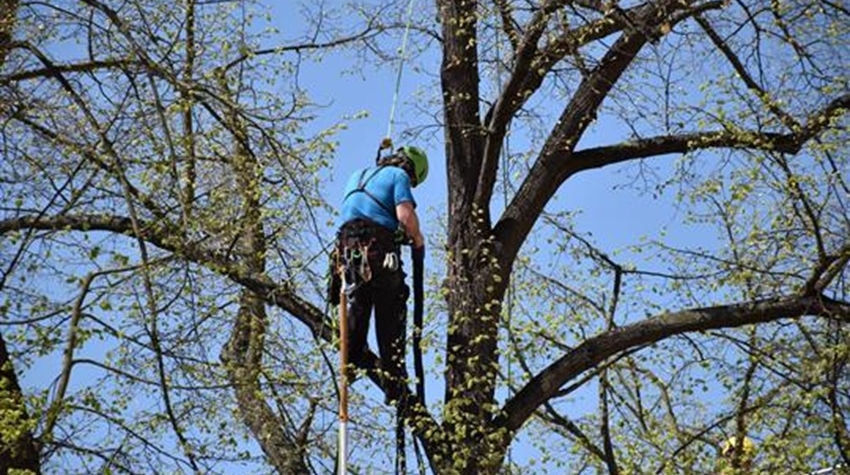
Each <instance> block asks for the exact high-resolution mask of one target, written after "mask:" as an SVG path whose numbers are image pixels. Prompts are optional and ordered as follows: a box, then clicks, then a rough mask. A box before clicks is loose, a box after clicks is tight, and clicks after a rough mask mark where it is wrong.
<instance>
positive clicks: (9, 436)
mask: <svg viewBox="0 0 850 475" xmlns="http://www.w3.org/2000/svg"><path fill="white" fill-rule="evenodd" d="M30 427H31V421H30V418H29V415H28V414H27V408H26V405H25V404H24V396H23V393H22V392H21V386H20V384H19V383H18V377H17V375H16V374H15V371H14V369H13V367H12V360H11V358H10V356H9V352H8V351H7V350H6V341H5V340H4V339H3V335H1V334H0V475H6V474H8V473H9V471H10V470H12V469H17V470H29V471H30V472H31V473H32V474H40V473H41V466H40V463H39V456H38V455H39V450H38V444H37V443H36V441H35V439H34V438H33V435H32V431H31V429H30ZM19 473H20V472H19Z"/></svg>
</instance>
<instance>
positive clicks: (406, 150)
mask: <svg viewBox="0 0 850 475" xmlns="http://www.w3.org/2000/svg"><path fill="white" fill-rule="evenodd" d="M401 152H402V153H403V154H404V156H406V157H407V158H408V159H409V160H410V161H411V162H413V171H414V173H415V175H416V183H415V184H414V185H413V186H418V185H420V184H421V183H422V182H423V181H425V178H427V177H428V156H427V155H425V152H423V151H422V149H421V148H419V147H413V146H411V145H407V146H404V147H401Z"/></svg>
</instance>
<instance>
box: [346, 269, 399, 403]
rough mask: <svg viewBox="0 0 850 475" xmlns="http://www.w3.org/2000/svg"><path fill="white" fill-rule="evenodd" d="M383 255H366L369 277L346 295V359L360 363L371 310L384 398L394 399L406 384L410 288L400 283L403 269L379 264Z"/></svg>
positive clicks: (395, 399) (397, 397)
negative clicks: (379, 359) (384, 389)
mask: <svg viewBox="0 0 850 475" xmlns="http://www.w3.org/2000/svg"><path fill="white" fill-rule="evenodd" d="M383 260H384V255H383V253H381V254H380V255H376V256H374V258H373V256H370V258H369V264H370V267H371V269H372V278H371V279H370V280H369V281H367V282H364V283H362V284H361V285H359V286H358V287H357V288H356V289H354V291H353V292H352V294H351V295H349V296H348V299H349V300H348V335H349V337H348V357H349V362H351V363H353V364H357V365H358V366H363V364H362V363H363V354H364V352H365V351H366V346H367V345H366V339H367V336H368V333H369V320H370V319H371V314H372V310H373V309H374V312H375V333H376V336H377V340H378V351H379V353H380V356H381V368H380V370H381V371H380V377H381V380H382V381H383V382H384V387H385V388H386V391H387V392H386V395H387V400H388V401H397V400H398V399H399V397H400V396H401V393H402V388H403V387H404V385H405V384H407V368H406V365H405V339H406V331H405V329H406V324H407V297H408V295H409V294H410V289H409V288H408V287H407V285H406V284H405V283H404V272H403V271H402V270H401V265H400V264H401V263H400V262H399V266H398V269H395V270H390V269H385V268H384V267H383Z"/></svg>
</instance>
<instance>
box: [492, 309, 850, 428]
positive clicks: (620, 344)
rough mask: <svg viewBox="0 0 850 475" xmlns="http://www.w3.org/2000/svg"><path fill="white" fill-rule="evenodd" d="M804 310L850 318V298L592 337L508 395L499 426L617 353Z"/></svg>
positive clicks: (655, 323) (693, 316)
mask: <svg viewBox="0 0 850 475" xmlns="http://www.w3.org/2000/svg"><path fill="white" fill-rule="evenodd" d="M806 315H812V316H823V317H828V318H835V319H840V320H845V321H847V320H850V303H847V302H839V301H836V300H832V299H829V298H827V297H824V296H817V295H815V296H811V295H802V296H801V295H790V296H783V297H776V298H772V299H766V300H760V301H755V302H743V303H736V304H730V305H721V306H716V307H706V308H697V309H689V310H683V311H679V312H671V313H666V314H661V315H658V316H655V317H651V318H648V319H646V320H643V321H640V322H637V323H633V324H631V325H627V326H624V327H619V328H617V329H613V330H611V331H608V332H605V333H602V334H600V335H597V336H595V337H592V338H589V339H587V340H585V341H584V343H582V344H581V345H579V346H577V347H576V348H574V349H573V350H572V351H570V352H569V353H567V354H565V355H564V356H562V357H561V358H559V359H558V360H557V361H555V362H554V363H552V364H551V365H549V366H548V367H547V368H546V369H544V370H543V371H541V372H540V373H538V374H537V375H536V376H535V377H534V378H532V379H531V380H530V381H529V382H528V383H527V384H526V385H525V386H524V387H523V388H522V389H521V390H520V391H519V392H518V393H517V394H516V395H515V396H514V397H513V398H511V399H510V400H508V401H507V402H506V403H505V405H504V407H503V410H502V412H501V415H500V416H499V417H498V418H496V421H495V423H496V424H497V426H499V427H501V428H504V429H507V430H508V432H510V433H514V432H516V431H517V430H518V429H519V428H520V427H521V426H522V425H523V423H525V421H526V420H528V418H529V416H531V415H532V414H533V413H534V411H535V410H537V408H538V407H540V406H541V405H542V404H544V403H545V402H546V401H547V400H548V399H549V398H551V397H552V396H553V395H554V394H556V393H557V392H558V389H559V388H560V387H561V386H563V385H564V384H565V383H567V382H569V381H570V380H571V379H573V378H575V377H577V376H579V375H580V374H582V373H583V372H585V371H588V370H590V369H592V368H594V367H595V366H596V365H598V364H600V363H602V362H603V361H605V360H606V359H608V358H611V357H614V356H616V355H617V354H618V353H621V352H623V351H628V350H629V349H631V348H635V347H638V346H641V345H646V344H651V343H657V342H660V341H662V340H665V339H668V338H670V337H674V336H677V335H682V334H686V333H692V332H703V331H707V330H715V329H720V328H732V327H738V326H741V325H750V324H756V323H767V322H772V321H776V320H780V319H786V318H799V317H802V316H806Z"/></svg>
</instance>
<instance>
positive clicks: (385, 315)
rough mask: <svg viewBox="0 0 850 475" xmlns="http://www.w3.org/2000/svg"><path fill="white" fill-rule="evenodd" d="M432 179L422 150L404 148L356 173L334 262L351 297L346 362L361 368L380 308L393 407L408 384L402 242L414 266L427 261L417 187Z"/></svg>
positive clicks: (382, 347) (345, 202)
mask: <svg viewBox="0 0 850 475" xmlns="http://www.w3.org/2000/svg"><path fill="white" fill-rule="evenodd" d="M427 175H428V158H427V156H426V155H425V153H424V152H423V151H422V150H420V149H418V148H416V147H411V146H406V147H401V148H399V149H398V150H397V151H396V153H395V154H393V155H391V156H388V157H385V158H382V159H380V160H379V161H378V163H377V166H374V167H368V168H363V169H361V170H357V171H356V172H354V174H352V176H351V177H350V178H349V180H348V184H347V185H346V188H345V198H343V204H342V223H343V224H342V226H341V227H340V230H339V233H338V241H337V256H336V258H335V259H336V261H337V262H338V264H339V267H341V268H342V275H339V274H337V275H336V276H335V277H336V278H337V279H340V281H339V282H340V284H341V285H344V286H345V292H346V296H347V297H348V315H349V318H348V322H349V340H350V341H349V342H348V348H349V355H348V361H350V362H351V363H353V364H354V365H361V366H362V361H363V355H364V351H365V350H366V336H367V333H368V330H369V318H370V316H371V313H372V309H373V308H374V310H375V328H376V333H377V337H378V347H379V351H380V355H381V364H382V368H381V369H382V371H381V378H382V380H383V381H384V388H385V391H386V395H387V400H389V401H397V400H398V399H399V396H400V395H401V394H402V386H403V384H404V381H406V379H407V377H406V373H407V372H406V369H405V366H404V335H405V315H406V305H407V297H408V295H409V293H410V291H409V288H408V287H407V285H406V284H405V282H404V277H405V274H404V271H403V269H402V264H401V257H400V256H401V254H400V242H401V241H403V240H408V239H409V240H410V241H411V243H412V246H413V254H414V260H416V259H421V258H422V256H424V253H425V240H424V238H423V237H422V232H421V231H420V229H419V219H418V217H417V215H416V211H415V207H416V202H415V201H414V199H413V194H412V193H411V188H412V187H415V186H417V185H418V184H420V183H422V182H423V181H424V180H425V178H426V176H427ZM338 288H339V287H338V286H336V285H335V286H333V288H332V291H331V298H332V299H333V298H334V296H338V295H339V292H338V291H337V290H336V289H338ZM332 301H334V300H332ZM335 303H336V302H335Z"/></svg>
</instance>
